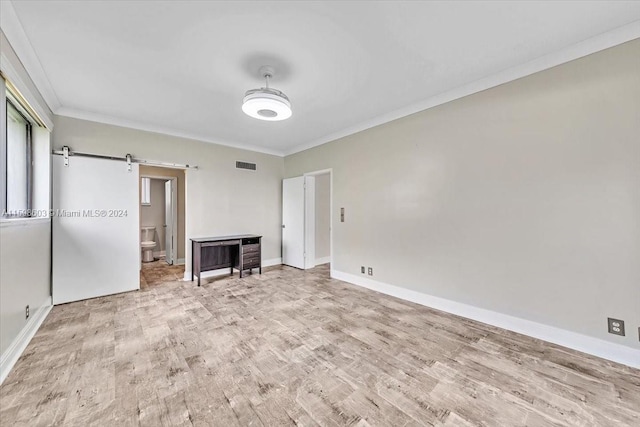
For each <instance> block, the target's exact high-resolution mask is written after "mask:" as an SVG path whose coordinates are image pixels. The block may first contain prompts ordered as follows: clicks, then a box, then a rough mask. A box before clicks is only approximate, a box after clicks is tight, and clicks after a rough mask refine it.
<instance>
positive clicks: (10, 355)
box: [0, 296, 53, 384]
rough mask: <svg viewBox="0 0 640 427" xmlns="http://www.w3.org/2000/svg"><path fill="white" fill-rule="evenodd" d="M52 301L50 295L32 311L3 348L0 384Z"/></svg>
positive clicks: (18, 357)
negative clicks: (12, 338)
mask: <svg viewBox="0 0 640 427" xmlns="http://www.w3.org/2000/svg"><path fill="white" fill-rule="evenodd" d="M52 307H53V303H52V301H51V297H50V296H49V297H47V299H46V301H45V302H44V304H42V305H41V306H40V307H39V308H38V310H37V311H36V312H35V313H33V316H31V318H30V319H29V320H27V323H26V324H25V325H24V327H23V328H22V330H21V331H20V333H19V334H18V336H17V337H16V338H15V339H14V340H13V342H12V343H11V344H10V345H9V347H8V348H7V349H6V350H5V352H4V353H3V354H2V357H0V384H2V383H3V382H4V380H5V378H7V375H9V372H11V369H12V368H13V366H14V365H15V364H16V362H17V361H18V359H20V356H21V355H22V353H23V352H24V350H25V349H26V348H27V345H29V342H31V339H32V338H33V336H34V335H35V334H36V332H38V329H39V328H40V325H42V322H44V319H46V318H47V315H48V314H49V312H50V311H51V308H52Z"/></svg>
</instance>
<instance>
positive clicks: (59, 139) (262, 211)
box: [53, 116, 284, 272]
mask: <svg viewBox="0 0 640 427" xmlns="http://www.w3.org/2000/svg"><path fill="white" fill-rule="evenodd" d="M54 122H55V126H56V127H55V132H54V133H53V145H54V147H55V148H60V147H62V146H63V145H68V146H70V147H71V148H72V149H73V150H78V151H83V152H91V153H101V154H110V155H116V156H124V155H125V154H127V153H131V154H132V155H133V156H134V157H137V158H144V159H150V160H156V161H163V162H172V163H181V164H191V165H197V166H198V167H199V169H198V170H191V169H190V170H187V171H186V225H185V229H186V246H187V248H186V270H187V272H190V271H191V246H190V245H191V242H190V241H189V239H190V238H192V237H206V236H217V235H226V234H236V233H253V234H260V235H262V236H263V239H262V245H263V246H262V257H263V261H265V260H267V261H269V260H272V262H275V261H273V260H279V259H280V248H281V217H282V213H281V211H282V198H281V190H280V187H281V180H282V177H283V173H284V170H283V169H284V162H283V159H282V158H281V157H277V156H272V155H268V154H262V153H256V152H252V151H246V150H240V149H236V148H231V147H226V146H222V145H216V144H211V143H206V142H200V141H195V140H190V139H185V138H178V137H173V136H168V135H161V134H157V133H153V132H146V131H140V130H135V129H129V128H124V127H119V126H113V125H107V124H101V123H96V122H91V121H87V120H79V119H73V118H69V117H62V116H56V117H55V119H54ZM236 160H242V161H247V162H253V163H256V164H257V165H258V167H257V171H247V170H241V169H236V167H235V162H236Z"/></svg>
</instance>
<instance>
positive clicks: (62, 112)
mask: <svg viewBox="0 0 640 427" xmlns="http://www.w3.org/2000/svg"><path fill="white" fill-rule="evenodd" d="M55 114H56V115H57V116H63V117H70V118H73V119H80V120H87V121H91V122H97V123H103V124H107V125H113V126H120V127H124V128H129V129H137V130H141V131H146V132H154V133H159V134H162V135H168V136H176V137H179V138H186V139H192V140H195V141H202V142H207V143H211V144H216V145H223V146H225V147H231V148H237V149H240V150H247V151H254V152H257V153H263V154H269V155H272V156H278V157H283V156H284V153H283V152H282V151H277V150H270V149H268V148H265V147H259V146H256V145H250V144H243V143H241V142H235V141H228V140H222V139H218V138H210V137H208V136H204V135H198V134H194V133H190V132H184V131H181V130H177V129H171V128H166V127H163V126H156V125H152V124H148V123H141V122H138V121H135V120H129V119H122V118H119V117H112V116H108V115H105V114H99V113H93V112H89V111H85V110H77V109H74V108H68V107H60V108H58V110H57V111H56V113H55Z"/></svg>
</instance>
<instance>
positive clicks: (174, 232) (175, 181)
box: [138, 173, 187, 268]
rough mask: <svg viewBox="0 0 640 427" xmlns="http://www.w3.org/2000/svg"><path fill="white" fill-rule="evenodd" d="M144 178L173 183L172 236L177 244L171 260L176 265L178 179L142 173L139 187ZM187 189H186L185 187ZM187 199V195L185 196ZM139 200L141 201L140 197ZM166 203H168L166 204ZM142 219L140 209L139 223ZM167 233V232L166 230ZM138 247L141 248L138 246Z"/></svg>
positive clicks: (172, 250)
mask: <svg viewBox="0 0 640 427" xmlns="http://www.w3.org/2000/svg"><path fill="white" fill-rule="evenodd" d="M142 178H150V179H162V180H165V181H171V210H172V212H173V215H172V216H173V224H172V226H171V236H172V239H173V241H174V242H176V244H175V245H173V247H172V248H171V259H173V264H174V265H176V264H177V261H178V244H177V242H178V178H177V177H175V176H163V175H153V174H148V173H140V174H139V176H138V185H141V180H142ZM185 179H186V174H185ZM185 188H186V187H185ZM185 197H186V194H185ZM138 199H140V198H139V197H138ZM165 203H166V202H165ZM186 204H187V203H186V198H185V215H186V214H187V212H186ZM141 218H142V214H141V213H140V209H138V222H139V223H140V221H141ZM140 227H142V223H140ZM165 233H166V230H165ZM140 238H141V237H139V238H138V240H140ZM165 240H166V234H165ZM138 246H140V245H139V244H138ZM166 251H167V249H166V248H165V259H166ZM140 268H142V262H141V263H140Z"/></svg>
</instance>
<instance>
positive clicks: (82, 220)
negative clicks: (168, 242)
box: [52, 156, 140, 304]
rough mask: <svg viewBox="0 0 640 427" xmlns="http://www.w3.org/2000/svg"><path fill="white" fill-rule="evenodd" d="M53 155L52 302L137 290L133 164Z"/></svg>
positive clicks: (136, 203) (137, 236)
mask: <svg viewBox="0 0 640 427" xmlns="http://www.w3.org/2000/svg"><path fill="white" fill-rule="evenodd" d="M131 168H132V170H131V171H128V170H127V164H126V163H125V162H121V161H114V160H105V159H95V158H89V157H80V156H74V157H71V158H70V159H69V166H64V158H63V157H62V156H53V209H54V213H55V215H54V217H53V219H52V222H53V237H52V245H53V253H52V263H53V278H52V279H53V303H54V304H62V303H66V302H71V301H79V300H83V299H88V298H95V297H99V296H103V295H110V294H115V293H119V292H125V291H131V290H135V289H139V288H140V275H139V266H140V219H139V218H140V212H139V204H140V202H139V200H138V198H139V194H138V191H139V190H138V186H139V183H138V165H137V164H133V165H131Z"/></svg>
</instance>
